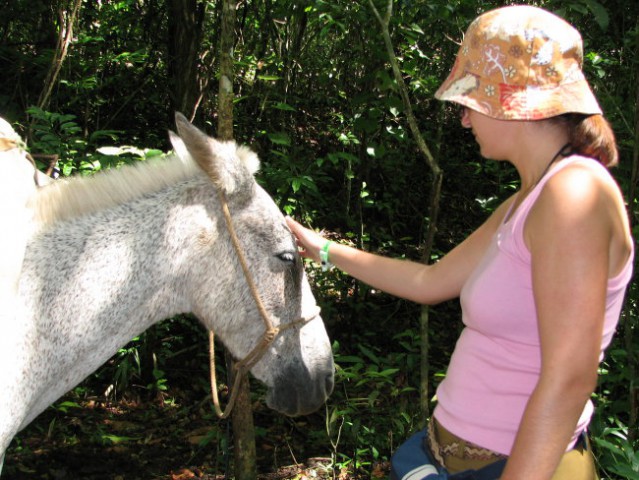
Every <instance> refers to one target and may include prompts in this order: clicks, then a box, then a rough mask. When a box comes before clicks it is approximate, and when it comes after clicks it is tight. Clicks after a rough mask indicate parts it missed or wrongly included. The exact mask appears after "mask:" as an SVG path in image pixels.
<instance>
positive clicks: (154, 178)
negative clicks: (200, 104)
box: [30, 155, 202, 226]
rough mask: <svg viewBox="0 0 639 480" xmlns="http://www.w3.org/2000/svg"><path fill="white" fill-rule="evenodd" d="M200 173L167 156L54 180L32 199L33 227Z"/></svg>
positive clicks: (117, 202) (193, 165)
mask: <svg viewBox="0 0 639 480" xmlns="http://www.w3.org/2000/svg"><path fill="white" fill-rule="evenodd" d="M198 173H202V170H201V169H200V168H199V167H198V166H197V164H196V163H195V162H194V161H192V160H191V159H189V158H180V157H179V156H178V155H169V156H168V157H167V158H166V159H164V160H150V161H146V162H137V163H134V164H131V165H125V166H123V167H121V168H119V169H113V170H108V171H105V172H99V173H96V174H95V175H92V176H74V177H69V178H64V179H59V180H56V181H54V182H52V183H50V184H49V185H47V186H45V187H43V188H40V189H38V191H37V192H36V194H35V195H34V196H33V197H32V199H31V201H30V202H31V205H30V206H31V207H32V209H33V213H34V220H35V222H36V225H38V226H44V225H48V224H52V223H56V222H60V221H64V220H70V219H72V218H76V217H79V216H82V215H87V214H90V213H94V212H97V211H99V210H103V209H107V208H110V207H114V206H116V205H120V204H122V203H125V202H128V201H130V200H133V199H135V198H138V197H141V196H143V195H146V194H149V193H154V192H157V191H159V190H161V189H163V188H165V187H168V186H170V185H174V184H176V183H178V182H181V181H183V180H187V179H189V178H193V177H194V176H196V175H197V174H198Z"/></svg>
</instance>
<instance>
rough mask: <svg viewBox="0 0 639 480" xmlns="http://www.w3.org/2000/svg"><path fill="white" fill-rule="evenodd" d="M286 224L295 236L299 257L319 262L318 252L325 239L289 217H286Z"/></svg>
mask: <svg viewBox="0 0 639 480" xmlns="http://www.w3.org/2000/svg"><path fill="white" fill-rule="evenodd" d="M286 224H287V225H288V228H290V229H291V232H293V235H295V238H296V240H297V245H298V247H299V253H300V255H301V256H302V257H305V258H310V259H311V260H314V261H315V262H319V261H320V256H319V251H320V249H321V248H322V247H323V246H324V244H325V243H326V239H325V238H324V237H322V236H321V235H320V234H319V233H316V232H314V231H313V230H311V229H309V228H306V227H303V226H302V225H300V224H299V223H298V222H296V221H295V220H293V219H292V218H291V217H286Z"/></svg>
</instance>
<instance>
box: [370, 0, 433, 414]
mask: <svg viewBox="0 0 639 480" xmlns="http://www.w3.org/2000/svg"><path fill="white" fill-rule="evenodd" d="M368 3H369V4H370V7H371V9H372V10H373V13H374V14H375V17H376V18H377V20H378V21H379V24H380V25H381V27H382V36H383V38H384V44H385V45H386V51H387V53H388V58H389V60H390V63H391V66H392V68H393V75H394V76H395V81H396V82H397V87H398V88H399V93H400V95H401V97H402V102H403V104H404V108H405V109H406V117H407V120H408V125H409V126H410V131H411V133H412V134H413V137H414V138H415V141H416V143H417V147H418V148H419V150H420V152H422V154H423V155H424V158H425V159H426V163H427V164H428V166H429V167H430V169H431V171H432V175H433V177H432V181H431V194H430V201H429V205H428V217H429V219H430V222H429V224H428V231H427V232H426V238H425V240H424V250H423V254H422V259H421V260H422V262H423V263H428V262H429V261H430V257H431V251H432V249H433V243H434V240H435V233H436V232H437V218H438V216H439V203H440V202H439V201H440V197H441V188H442V181H443V179H444V176H443V173H442V170H441V168H440V167H439V164H438V163H437V160H436V159H435V158H434V157H433V155H432V153H431V151H430V149H429V148H428V145H426V142H425V141H424V138H423V137H422V135H421V132H420V131H419V127H418V124H417V119H416V118H415V115H414V113H413V107H412V105H411V102H410V97H409V96H408V89H407V88H406V85H405V84H404V79H403V78H402V73H401V71H400V69H399V65H398V63H397V58H396V57H395V52H394V49H393V44H392V42H391V38H390V33H389V29H388V25H389V23H390V18H391V15H392V12H393V0H388V5H387V9H386V15H385V16H384V18H382V16H381V15H380V14H379V12H378V10H377V8H376V7H375V5H374V4H373V1H372V0H369V2H368ZM429 313H430V309H429V307H428V306H424V307H422V311H421V315H420V338H421V339H420V347H421V359H420V370H421V371H420V374H421V383H420V406H421V411H422V423H425V422H426V419H427V418H428V417H429V416H430V406H429V399H430V392H429V386H428V385H429V379H430V361H429V358H428V355H429V351H430V340H429Z"/></svg>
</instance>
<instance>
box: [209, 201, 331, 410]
mask: <svg viewBox="0 0 639 480" xmlns="http://www.w3.org/2000/svg"><path fill="white" fill-rule="evenodd" d="M217 193H218V198H219V200H220V205H221V206H222V213H224V220H225V222H226V229H227V230H228V232H229V234H230V236H231V243H232V244H233V249H234V250H235V254H236V255H237V258H238V260H239V261H240V265H241V266H242V271H243V272H244V278H245V280H246V283H247V285H248V287H249V290H250V291H251V295H252V296H253V299H254V300H255V304H256V306H257V310H258V311H259V313H260V316H261V317H262V321H263V323H264V327H265V331H264V333H263V334H262V338H261V339H260V340H259V342H258V343H257V345H256V346H255V347H253V350H251V351H250V352H249V353H248V355H246V357H244V358H243V359H242V360H240V361H239V362H236V363H235V364H234V365H233V376H234V377H235V380H234V382H233V387H232V389H231V398H230V399H229V401H228V403H227V405H226V408H225V409H224V410H222V409H221V407H220V401H219V398H218V393H217V381H216V375H215V345H214V343H215V342H214V333H213V331H212V330H210V331H209V364H210V368H211V395H212V397H213V406H214V408H215V413H216V414H217V416H218V417H219V418H227V417H228V416H229V415H230V414H231V410H233V406H234V405H235V400H236V399H237V395H238V392H239V386H240V382H241V380H242V378H243V377H244V376H245V375H247V374H248V372H249V370H250V369H251V368H253V366H254V365H255V364H256V363H257V362H259V361H260V359H261V358H262V357H263V356H264V354H265V353H266V352H267V351H268V348H269V347H270V346H271V344H272V343H273V342H274V341H275V339H276V338H277V336H278V335H279V334H280V333H281V332H283V331H285V330H288V329H290V328H293V327H295V326H297V325H305V324H306V323H308V322H310V321H311V320H313V319H314V318H316V317H317V316H318V315H319V313H320V309H319V307H317V308H316V309H315V310H314V311H313V312H312V314H311V315H309V316H306V317H300V318H299V319H297V320H294V321H292V322H290V323H287V324H285V325H280V326H274V325H273V322H272V321H271V318H270V316H269V314H268V312H267V311H266V308H265V307H264V303H263V302H262V299H261V298H260V294H259V292H258V291H257V287H256V286H255V281H254V280H253V277H252V275H251V272H250V271H249V269H248V265H247V263H246V257H245V256H244V252H243V251H242V249H241V248H240V242H239V240H238V237H237V233H236V232H235V228H234V227H233V221H232V219H231V213H230V211H229V206H228V202H227V200H226V195H225V194H224V192H223V191H222V190H221V189H218V192H217Z"/></svg>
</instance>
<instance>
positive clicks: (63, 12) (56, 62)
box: [38, 0, 82, 110]
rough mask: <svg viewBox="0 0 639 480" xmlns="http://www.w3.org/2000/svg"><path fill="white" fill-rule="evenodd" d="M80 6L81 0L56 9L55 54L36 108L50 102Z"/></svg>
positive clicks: (67, 51) (45, 105)
mask: <svg viewBox="0 0 639 480" xmlns="http://www.w3.org/2000/svg"><path fill="white" fill-rule="evenodd" d="M81 6H82V0H73V2H69V5H68V7H69V8H66V7H67V5H61V6H60V7H59V9H58V22H59V25H58V39H57V42H56V48H55V52H54V54H53V60H52V61H51V67H50V68H49V71H48V72H47V76H46V78H45V80H44V86H43V88H42V91H41V92H40V98H39V99H38V107H40V108H41V109H43V110H46V108H47V107H48V106H49V102H50V101H51V94H52V92H53V88H54V87H55V84H56V82H57V81H58V75H59V74H60V70H61V69H62V64H63V63H64V59H65V58H66V57H67V54H68V53H69V47H70V46H71V40H72V39H73V26H74V24H75V22H76V19H77V18H78V13H79V12H80V7H81Z"/></svg>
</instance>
